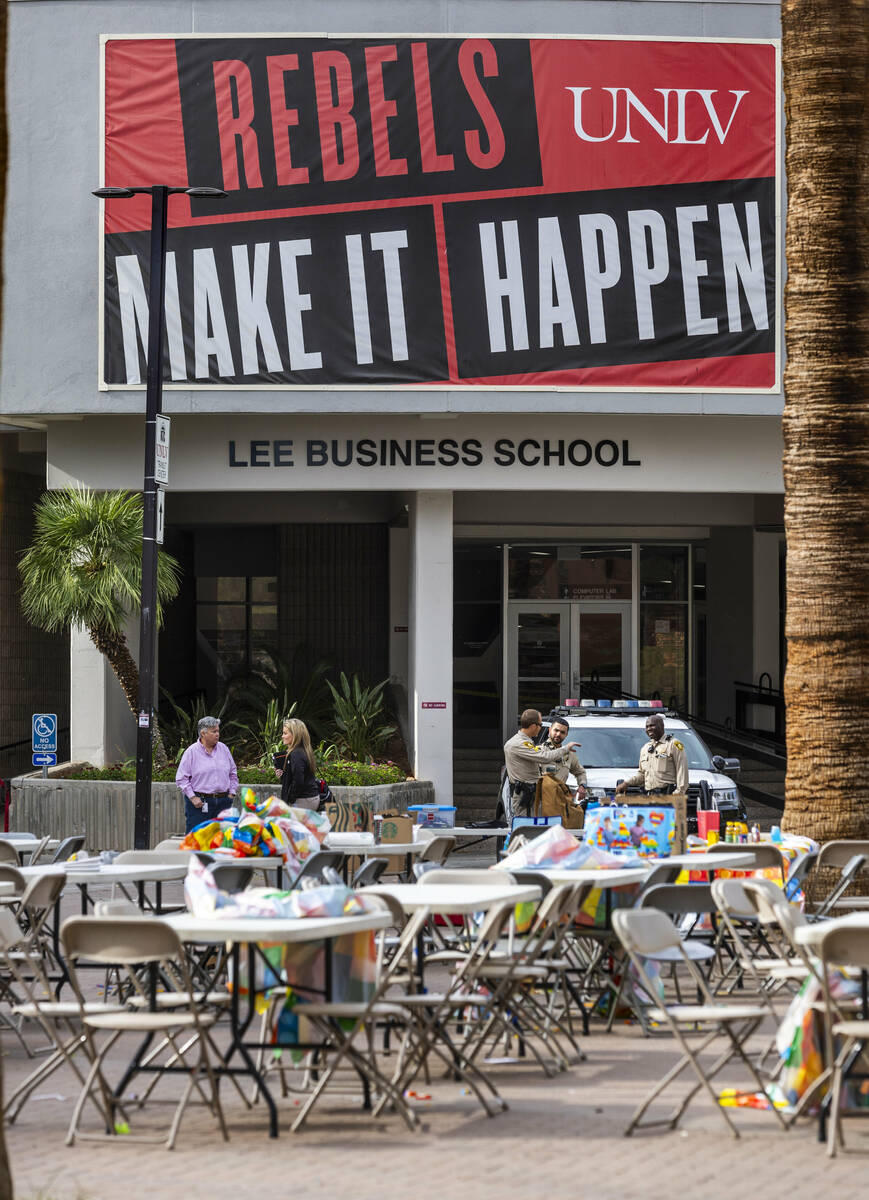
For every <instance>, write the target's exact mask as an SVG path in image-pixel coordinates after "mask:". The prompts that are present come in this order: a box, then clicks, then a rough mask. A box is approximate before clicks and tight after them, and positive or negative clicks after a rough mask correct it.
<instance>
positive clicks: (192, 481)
mask: <svg viewBox="0 0 869 1200" xmlns="http://www.w3.org/2000/svg"><path fill="white" fill-rule="evenodd" d="M778 20H779V18H778V6H777V5H776V4H774V3H742V2H739V0H730V2H728V3H688V2H685V3H683V2H681V0H676V2H669V0H668V2H663V0H662V2H654V0H652V2H649V3H645V2H624V3H623V2H621V0H617V2H615V3H612V4H609V5H598V4H594V3H584V2H583V0H576V2H575V3H570V4H562V3H555V2H550V0H535V2H534V3H531V4H528V5H523V6H522V7H521V9H520V8H517V6H515V5H513V4H511V3H508V2H507V0H479V2H476V3H473V2H472V3H463V4H461V5H458V6H445V7H443V8H441V9H435V10H432V9H431V8H430V7H427V8H426V9H425V11H424V12H423V11H422V10H420V12H419V14H415V13H414V11H413V10H412V9H411V10H410V11H408V9H407V6H406V5H397V4H391V3H383V2H381V3H379V4H377V5H375V6H373V7H372V6H370V5H367V6H365V7H364V8H363V7H362V6H361V5H359V4H358V3H355V2H348V3H344V4H340V3H339V4H336V5H330V6H329V7H328V9H322V8H318V10H317V12H316V14H312V13H310V12H309V10H308V9H307V8H306V7H305V6H302V5H299V6H298V7H297V8H296V7H295V6H293V5H286V4H281V5H277V4H274V3H270V2H269V0H249V2H248V3H246V4H245V5H244V6H243V8H242V9H241V10H240V8H239V6H238V5H237V4H231V3H224V2H223V0H214V2H213V3H202V2H201V0H197V3H196V4H193V3H192V0H166V3H161V4H157V5H148V6H141V5H137V4H133V3H122V2H120V0H105V2H104V3H101V4H98V5H93V4H85V3H81V2H79V0H65V2H64V3H62V4H48V3H39V2H33V0H14V2H13V3H12V4H11V5H10V37H11V41H10V45H11V54H10V62H9V96H10V102H9V111H10V140H11V151H10V172H9V181H8V207H7V218H6V247H5V255H6V258H5V262H6V288H5V298H4V321H3V339H4V340H3V352H2V372H3V375H2V396H0V406H2V407H0V412H2V421H3V422H4V423H5V427H6V429H7V432H6V433H5V434H4V435H3V436H4V440H6V439H9V440H12V439H15V440H16V449H17V443H18V441H21V443H22V445H23V444H24V443H25V442H26V445H27V446H28V447H29V448H30V449H31V451H32V450H33V449H34V439H37V443H38V444H37V445H36V451H37V453H39V452H42V453H44V462H45V482H46V485H47V486H48V487H49V488H52V487H59V486H64V485H65V484H68V483H71V482H81V483H84V484H86V485H88V486H91V487H94V488H115V487H119V488H137V487H140V486H141V475H142V463H143V457H144V428H143V420H142V416H141V414H142V412H143V407H144V396H143V390H142V387H141V380H142V379H143V378H144V366H145V360H144V346H145V344H146V341H147V339H146V336H145V331H146V330H147V322H148V312H147V305H146V302H145V296H146V281H147V280H146V271H145V266H146V264H147V235H146V233H145V232H143V231H145V230H146V229H147V221H146V220H145V221H143V217H142V211H141V209H140V208H139V207H138V202H137V201H132V202H131V201H122V200H119V201H111V202H109V203H107V204H106V206H105V209H103V208H102V206H101V204H100V203H99V202H98V201H97V200H96V199H94V198H93V197H92V195H91V191H92V189H93V188H94V187H96V186H98V185H100V184H103V183H106V184H109V185H112V186H122V185H127V184H130V185H132V184H142V183H147V182H166V183H170V184H173V185H191V186H192V185H211V186H218V187H222V188H224V189H225V190H226V191H227V192H228V200H227V205H228V207H224V208H223V209H218V208H217V206H218V205H219V204H221V203H223V202H222V201H211V202H210V203H211V204H212V205H213V207H212V208H211V209H209V208H208V203H209V202H207V201H206V200H204V199H203V200H201V201H200V200H198V199H197V198H193V199H192V200H188V199H187V197H180V198H179V201H178V203H179V204H182V203H183V205H185V206H186V207H185V208H184V209H183V211H182V210H181V209H180V208H179V209H178V210H177V211H176V215H175V216H174V217H173V216H172V211H173V210H170V242H169V246H170V264H169V267H170V269H169V272H168V274H169V287H168V288H167V295H166V320H167V338H166V359H167V362H166V371H165V379H166V385H165V390H164V396H163V411H164V412H165V413H167V414H168V415H169V416H170V417H171V422H172V423H171V467H170V481H169V486H168V490H167V494H166V526H167V533H166V547H167V549H170V550H172V552H173V553H175V554H176V555H177V557H178V558H179V559H180V561H181V563H182V566H183V568H184V582H183V585H182V591H181V593H180V595H179V597H178V600H177V601H176V602H175V603H174V604H173V605H172V607H171V609H170V610H169V612H168V613H167V619H166V625H165V627H164V630H163V631H162V633H161V638H160V654H159V675H160V684H161V686H162V687H164V688H166V689H167V690H168V691H170V692H171V693H172V694H173V695H176V696H179V697H185V696H190V695H192V694H194V693H196V692H200V691H201V692H204V693H205V694H206V695H208V696H209V697H210V698H214V697H215V696H216V695H217V694H218V693H219V690H220V686H221V682H222V680H224V679H225V678H226V677H227V676H228V675H229V674H230V673H231V672H232V671H234V670H237V669H239V668H243V667H245V666H249V665H251V663H253V662H255V661H256V658H257V655H258V654H260V653H261V652H262V651H263V650H269V651H272V652H274V653H276V654H279V655H280V656H282V657H284V658H290V657H292V656H293V655H301V656H302V658H303V659H307V660H309V661H310V663H312V664H313V662H315V661H318V660H325V661H327V662H329V663H330V664H332V665H333V666H334V667H335V668H336V669H343V670H346V671H348V672H352V671H357V672H359V673H360V675H362V676H364V677H365V678H366V679H368V680H369V681H371V682H373V681H375V680H378V679H382V678H385V677H387V676H388V677H389V679H390V681H391V684H392V694H393V699H394V702H395V704H396V708H397V712H398V716H399V718H400V720H401V724H402V728H403V732H404V734H405V740H406V742H407V746H408V751H409V756H410V758H411V761H412V764H413V766H414V769H415V772H416V774H417V775H418V776H420V777H428V778H432V779H434V781H435V783H436V787H437V794H438V799H439V801H441V802H444V803H446V802H449V800H450V798H451V797H452V794H453V783H452V781H453V757H454V751H455V750H456V749H459V750H468V749H471V748H473V747H476V746H480V747H488V746H495V745H498V744H499V743H500V742H501V741H503V740H504V738H505V737H506V736H507V735H508V734H509V733H510V732H511V731H512V730H513V729H514V728H515V723H516V715H517V713H518V712H519V711H520V710H521V709H522V708H523V707H526V706H527V705H530V704H533V705H534V706H536V707H540V708H546V707H547V706H548V705H550V704H552V703H555V702H557V701H560V700H561V699H563V698H564V697H566V696H580V695H602V696H619V695H641V696H652V695H656V696H659V697H661V698H662V699H663V700H664V701H665V702H668V703H672V704H673V705H674V706H676V707H678V708H680V709H682V710H685V711H688V712H691V713H695V714H697V715H698V716H701V717H706V718H707V719H709V720H712V721H715V722H718V723H726V722H728V721H732V720H733V719H734V718H735V716H736V707H735V706H736V694H737V691H738V689H739V687H743V688H744V687H745V685H747V684H748V685H752V684H755V685H756V684H757V682H758V681H759V680H760V679H761V677H763V678H764V679H765V680H766V679H768V680H769V683H770V684H771V686H772V687H773V688H777V687H780V685H781V677H782V670H783V649H782V599H781V596H782V587H781V579H782V571H783V533H782V478H781V431H780V416H781V409H782V395H781V390H780V378H781V362H780V359H781V328H780V319H779V316H780V296H781V280H780V278H779V275H780V260H781V247H782V245H783V230H782V228H781V223H780V220H779V213H780V194H779V178H778V176H779V170H778V168H779V163H780V159H781V147H780V145H779V134H780V115H779V102H778V96H779V83H778V59H777V44H776V38H777V36H778V31H779V25H778ZM315 27H316V29H315ZM408 29H411V30H414V29H417V30H418V31H419V32H418V33H416V34H415V33H411V34H407V33H406V32H402V31H407V30H408ZM239 30H241V31H242V34H243V35H244V36H241V35H239ZM324 31H325V34H328V35H329V36H324ZM397 31H399V32H397ZM351 34H352V35H353V36H350V35H351ZM182 35H187V36H183V37H182ZM228 35H233V36H231V37H230V36H228ZM656 39H657V40H656ZM601 63H603V66H601V65H600V64H601ZM451 72H452V74H451ZM303 77H304V78H303ZM155 81H156V82H155ZM203 81H205V83H204V84H203ZM306 81H307V83H308V84H309V85H310V86H309V87H308V89H307V91H306V90H305V83H306ZM360 81H361V82H360ZM566 81H567V82H566ZM571 81H573V82H571ZM49 82H50V86H49ZM459 84H461V86H462V87H463V88H464V91H463V92H462V93H461V95H460V96H459V99H454V94H455V91H456V88H458V87H459ZM363 85H364V88H365V97H364V104H363V96H362V92H361V90H360V89H361V88H362V87H363ZM454 85H455V86H454ZM499 87H500V88H501V90H500V91H499V90H498V88H499ZM342 89H343V90H342ZM348 89H349V90H348ZM547 89H548V90H547ZM203 95H205V100H204V101H203V99H202V97H203ZM167 97H168V98H167ZM596 98H597V100H599V101H600V105H601V107H600V111H599V112H597V113H596V110H595V109H594V108H593V101H594V100H595V99H596ZM306 99H307V100H310V102H311V107H310V110H309V109H306V108H305V107H304V104H305V100H306ZM653 101H654V104H653ZM725 102H726V103H725ZM752 103H756V104H757V106H758V107H757V108H756V109H755V110H751V109H750V107H749V106H750V105H751V104H752ZM529 104H531V105H533V106H535V107H533V108H532V109H531V110H530V111H529V109H528V105H529ZM583 104H584V107H583ZM263 105H265V106H266V115H265V116H264V115H263ZM607 106H608V107H607ZM741 106H744V107H741ZM311 113H313V114H314V115H311ZM523 113H524V114H525V115H524V116H523ZM535 113H536V120H535ZM324 114H326V115H324ZM553 114H554V115H553ZM758 114H760V116H758ZM556 117H558V120H560V121H561V123H560V124H559V123H558V120H556ZM701 118H702V120H701ZM743 120H745V122H746V125H745V127H744V129H743V130H742V132H741V133H740V129H741V127H740V124H739V123H740V122H741V121H743ZM209 122H210V124H209ZM324 131H325V132H324ZM330 131H331V132H330ZM408 131H410V132H408ZM704 134H705V138H704ZM731 134H733V135H734V137H736V142H734V141H730V140H729V138H730V135H731ZM411 135H412V136H411ZM737 135H739V136H737ZM499 136H503V142H504V144H503V146H502V147H501V157H500V158H498V149H499ZM330 137H331V139H332V140H331V141H330V140H329V138H330ZM414 139H416V140H415V141H414ZM752 139H754V140H752ZM514 143H515V146H514ZM354 145H355V155H356V158H355V160H354ZM535 155H536V157H535ZM496 159H497V162H496V161H495V160H496ZM366 163H369V164H370V165H371V171H370V172H369V176H366V174H365V165H366ZM402 164H403V165H402ZM490 167H491V170H492V172H493V173H492V174H491V175H490V176H486V175H485V172H486V171H487V170H489V169H490ZM161 170H162V171H163V172H164V177H163V178H161V179H158V178H157V173H159V172H160V171H161ZM196 172H198V174H195V173H196ZM354 172H355V173H354ZM450 172H454V173H455V174H454V177H452V176H450ZM535 172H536V173H535ZM330 173H331V174H330ZM194 174H195V177H194ZM293 188H297V189H298V190H297V191H295V192H294V191H293ZM330 188H332V189H333V190H330ZM334 189H338V190H334ZM341 189H343V190H341ZM173 203H174V201H173ZM124 205H127V207H126V208H125V207H124ZM215 212H219V213H220V215H219V216H215V215H214V213H215ZM430 214H433V215H431V216H430ZM638 214H639V215H638ZM713 218H714V219H713ZM103 222H105V224H103ZM577 230H578V232H577ZM402 239H403V240H402ZM429 251H430V252H429ZM270 256H271V257H270ZM360 280H361V282H360ZM653 289H660V290H657V291H656V290H653ZM716 339H719V340H716ZM38 439H41V441H39V440H38ZM30 461H33V460H32V458H31V460H30ZM69 680H70V682H69V687H70V698H71V705H70V740H71V754H72V756H73V757H84V758H89V759H90V760H91V761H95V762H100V761H105V760H108V761H111V760H112V759H114V758H117V757H118V756H119V755H121V754H125V753H127V752H129V749H130V747H131V746H132V744H133V742H134V733H135V731H134V729H133V720H132V718H131V717H130V716H129V714H128V713H127V712H126V711H125V708H124V704H123V700H122V698H121V695H120V691H119V689H117V687H116V685H115V684H114V681H113V680H112V679H111V677H110V675H109V673H108V670H107V668H106V666H105V664H104V663H103V662H102V660H101V658H100V656H99V655H98V654H97V652H96V651H95V650H94V648H93V647H92V646H91V645H90V642H89V640H88V639H87V637H86V636H85V635H83V634H81V633H76V632H75V631H74V632H73V634H72V636H71V648H70V675H69ZM60 686H61V687H65V679H64V680H63V681H62V682H61V684H60ZM743 716H744V714H743ZM767 719H768V718H767V716H766V713H765V711H764V710H762V709H758V710H757V712H755V713H753V714H752V716H751V720H752V721H753V723H754V724H756V725H757V726H758V727H762V726H763V725H764V722H765V721H766V720H767Z"/></svg>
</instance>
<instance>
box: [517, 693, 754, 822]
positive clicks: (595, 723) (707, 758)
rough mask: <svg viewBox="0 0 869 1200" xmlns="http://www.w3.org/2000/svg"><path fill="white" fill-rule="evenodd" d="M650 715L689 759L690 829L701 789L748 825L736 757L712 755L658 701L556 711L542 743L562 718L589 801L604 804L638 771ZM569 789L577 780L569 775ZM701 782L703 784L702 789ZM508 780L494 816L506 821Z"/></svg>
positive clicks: (588, 703)
mask: <svg viewBox="0 0 869 1200" xmlns="http://www.w3.org/2000/svg"><path fill="white" fill-rule="evenodd" d="M651 716H660V717H662V718H663V721H664V736H665V737H666V735H667V734H668V733H670V734H672V735H673V737H674V738H678V740H679V741H680V742H681V743H682V745H683V746H684V747H685V755H686V757H687V759H688V829H689V832H696V828H697V816H696V814H697V807H698V803H697V802H698V800H699V799H700V796H701V791H703V792H706V793H707V798H706V799H704V801H703V803H702V804H701V805H700V807H702V808H716V809H718V811H719V812H721V813H722V816H723V820H725V821H744V820H745V819H746V814H745V804H744V801H743V799H742V796H741V794H740V791H739V788H738V787H737V786H736V784H735V783H734V782H733V779H731V778H730V776H731V775H732V774H736V773H737V772H738V771H739V759H738V758H722V757H721V756H720V755H718V754H715V755H713V754H712V753H711V752H710V750H709V747H708V746H707V745H706V744H705V742H704V741H703V739H702V738H701V737H700V735H699V734H698V733H697V732H696V731H695V730H694V729H692V728H691V726H690V725H689V724H688V722H687V721H685V720H683V719H682V718H681V717H679V716H677V715H676V713H674V712H670V711H668V710H667V709H665V708H664V707H663V705H662V703H661V701H660V700H651V701H648V702H647V701H643V700H613V701H610V700H581V701H580V702H579V704H578V705H576V706H575V707H574V706H566V705H565V706H559V707H558V708H553V709H552V711H551V712H550V714H549V716H548V717H545V718H544V722H543V724H544V729H543V732H542V734H541V735H540V736H541V739H543V740H545V739H546V738H547V737H548V736H549V735H548V732H547V729H548V726H549V724H550V722H551V721H552V720H553V719H554V718H555V717H558V718H560V719H561V720H565V721H567V723H568V725H569V726H570V732H569V733H568V735H567V737H566V738H565V739H564V740H565V742H579V743H580V746H579V747H578V748H577V751H576V753H577V757H578V758H579V761H580V762H581V763H582V765H583V766H584V767H585V770H586V775H587V777H588V778H587V783H586V788H587V791H588V799H590V800H599V801H601V802H603V801H605V799H606V797H611V796H612V794H613V792H614V791H615V787H616V784H617V783H619V782H620V781H621V780H622V779H629V778H630V777H631V776H632V775H635V774H636V773H637V764H638V763H639V761H640V751H641V750H642V748H643V746H644V745H645V744H646V742H648V740H649V736H648V734H647V733H646V721H647V720H648V719H649V717H651ZM567 783H568V786H569V787H570V788H575V787H576V780H575V779H574V778H573V776H572V775H571V776H568V780H567ZM701 784H704V786H703V787H702V789H701ZM509 788H510V785H509V782H508V781H507V779H506V773H502V780H501V789H500V793H499V796H498V804H497V809H496V814H495V815H496V818H497V819H498V820H500V821H506V820H507V817H508V814H509V813H510V811H511V810H510V796H509ZM640 791H641V789H639V788H637V789H634V788H631V789H630V791H629V793H628V796H626V797H625V799H626V800H627V802H628V803H630V800H631V794H632V793H634V797H633V798H634V799H637V798H638V796H637V793H639V792H640Z"/></svg>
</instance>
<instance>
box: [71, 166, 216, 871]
mask: <svg viewBox="0 0 869 1200" xmlns="http://www.w3.org/2000/svg"><path fill="white" fill-rule="evenodd" d="M181 193H183V194H185V195H187V196H202V197H210V198H212V199H214V200H220V199H223V198H225V196H226V194H227V193H226V192H224V191H222V190H221V189H220V188H212V187H167V186H166V185H165V184H154V185H153V186H151V187H102V188H97V189H96V191H95V192H94V193H93V194H94V195H95V196H99V197H100V199H102V200H129V199H130V198H131V197H132V196H137V195H149V196H150V197H151V251H150V258H151V274H150V279H149V286H148V371H147V377H146V386H145V478H144V486H143V488H142V588H141V604H140V616H139V702H138V706H137V707H138V715H137V721H136V809H135V825H134V837H133V845H134V847H135V848H136V849H137V850H147V849H148V848H149V846H150V843H151V776H152V762H151V756H152V741H153V729H152V726H153V722H154V662H155V658H156V634H157V542H156V535H157V484H156V482H155V479H154V467H155V458H156V434H157V417H158V415H159V413H160V408H161V400H162V397H163V326H164V324H165V308H166V300H165V290H166V238H167V230H168V209H169V197H170V195H178V194H181Z"/></svg>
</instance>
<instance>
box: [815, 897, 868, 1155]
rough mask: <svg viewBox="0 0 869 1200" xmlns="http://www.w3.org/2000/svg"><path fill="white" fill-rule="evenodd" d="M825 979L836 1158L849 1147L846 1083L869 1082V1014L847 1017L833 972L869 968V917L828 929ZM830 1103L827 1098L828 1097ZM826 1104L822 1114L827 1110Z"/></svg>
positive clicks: (830, 1122) (830, 1145)
mask: <svg viewBox="0 0 869 1200" xmlns="http://www.w3.org/2000/svg"><path fill="white" fill-rule="evenodd" d="M820 953H821V964H822V971H821V979H822V982H823V989H824V1008H825V1021H824V1027H825V1029H824V1040H825V1044H826V1060H827V1063H828V1064H830V1069H831V1072H832V1076H833V1081H832V1086H831V1089H830V1096H829V1111H827V1112H826V1114H825V1117H826V1126H827V1128H826V1133H827V1154H828V1155H829V1157H830V1158H834V1157H835V1155H836V1152H837V1150H838V1149H839V1147H840V1146H841V1147H842V1149H844V1148H845V1138H844V1135H843V1133H842V1115H843V1114H842V1107H843V1105H842V1099H843V1095H844V1088H845V1083H846V1082H847V1080H848V1078H849V1077H854V1078H857V1079H860V1080H861V1081H863V1082H865V1080H866V1078H867V1076H866V1071H865V1067H864V1068H863V1070H862V1071H861V1070H860V1066H861V1060H862V1059H863V1056H864V1053H865V1051H866V1046H867V1043H869V1014H867V1013H866V1012H863V1013H861V1014H860V1019H857V1020H855V1019H847V1020H846V1019H844V1018H843V1017H842V1015H841V1012H840V1010H839V1007H838V1005H837V1003H836V1002H835V1000H834V998H833V996H832V994H831V989H830V974H831V971H832V970H834V969H835V968H836V967H857V968H859V969H860V970H861V971H862V972H863V973H864V986H865V973H866V972H869V919H867V920H866V922H865V924H864V923H862V922H861V923H859V924H854V925H848V926H844V925H840V926H839V928H838V929H836V928H831V929H829V930H827V932H826V933H824V935H823V937H822V938H821V944H820ZM855 1068H856V1070H855ZM825 1103H826V1101H825ZM824 1111H825V1110H824V1109H823V1108H822V1114H824Z"/></svg>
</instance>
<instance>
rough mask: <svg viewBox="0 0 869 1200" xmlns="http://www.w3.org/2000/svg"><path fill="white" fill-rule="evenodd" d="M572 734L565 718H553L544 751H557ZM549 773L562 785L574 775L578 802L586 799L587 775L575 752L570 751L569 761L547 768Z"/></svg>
mask: <svg viewBox="0 0 869 1200" xmlns="http://www.w3.org/2000/svg"><path fill="white" fill-rule="evenodd" d="M569 733H570V726H569V725H568V723H567V721H566V720H565V719H564V717H553V718H552V720H551V721H550V722H549V737H548V738H547V739H546V741H545V742H544V743H543V749H544V750H557V749H558V748H559V747H560V746H562V745H563V743H564V739H565V738H566V737H567V735H568V734H569ZM581 744H582V743H580V745H581ZM546 769H547V771H548V772H549V773H550V774H552V775H554V776H555V778H556V779H558V780H560V781H561V783H567V777H568V775H572V776H573V778H574V779H575V780H576V784H577V787H576V798H577V800H584V799H585V785H586V774H585V767H584V766H583V765H582V763H581V762H580V761H579V759H578V758H577V755H576V751H575V750H570V751H569V752H568V755H567V761H566V762H561V763H558V764H555V765H552V766H549V767H547V768H546Z"/></svg>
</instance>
